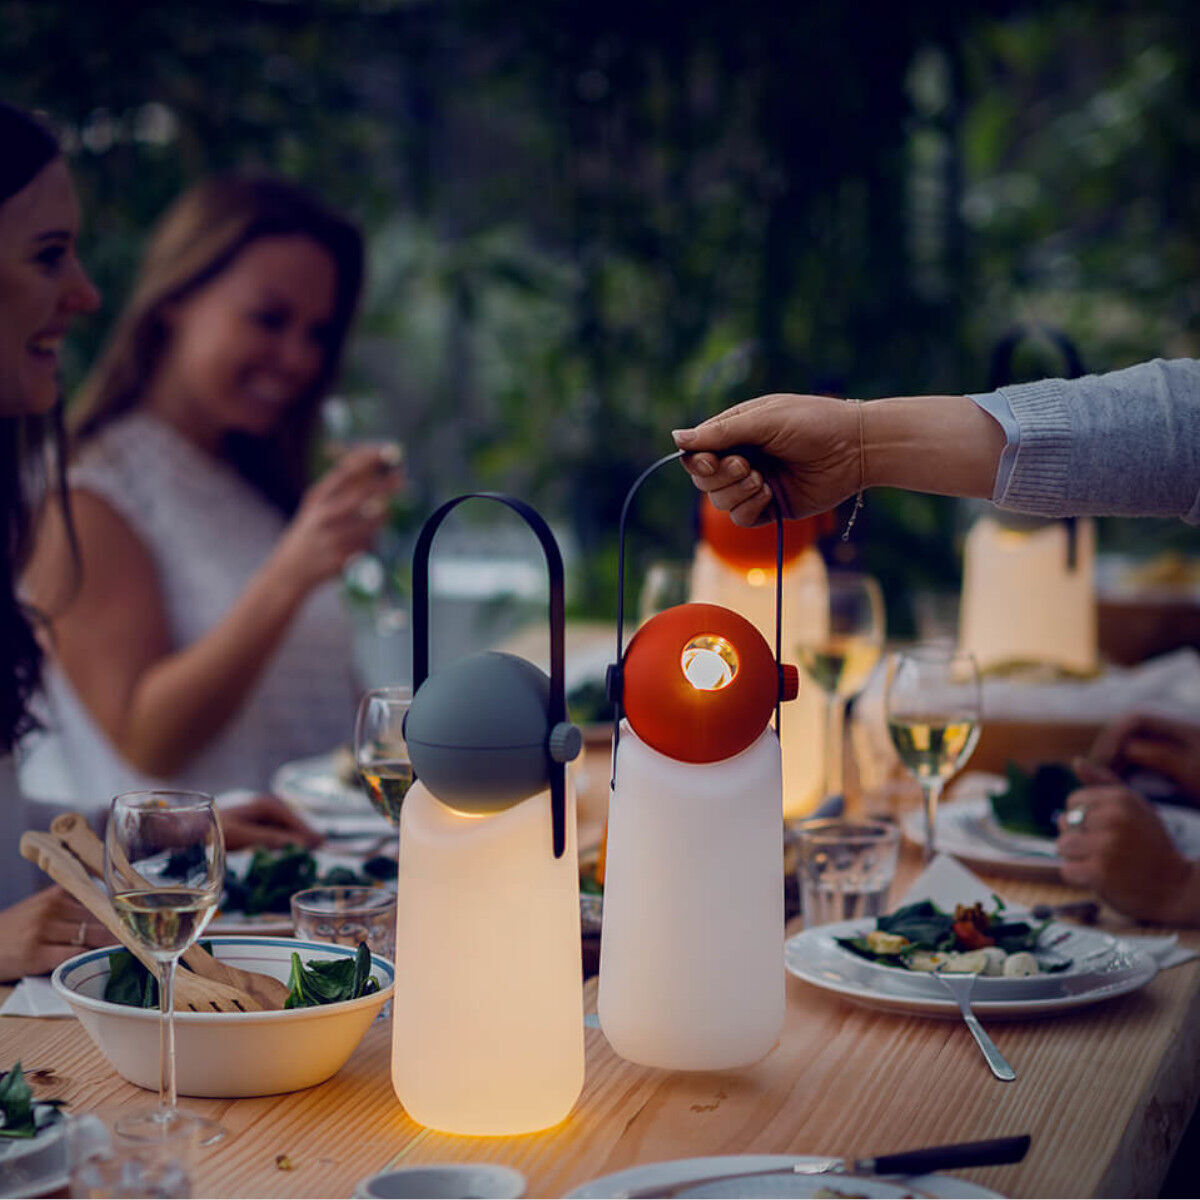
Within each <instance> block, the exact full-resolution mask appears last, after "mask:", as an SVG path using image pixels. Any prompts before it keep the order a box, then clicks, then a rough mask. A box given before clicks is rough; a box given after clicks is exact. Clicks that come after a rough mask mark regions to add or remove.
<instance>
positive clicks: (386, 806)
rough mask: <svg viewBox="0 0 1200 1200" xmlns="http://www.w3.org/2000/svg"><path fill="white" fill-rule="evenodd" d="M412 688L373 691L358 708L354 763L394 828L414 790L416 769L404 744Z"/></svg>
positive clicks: (373, 804)
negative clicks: (405, 798) (413, 783)
mask: <svg viewBox="0 0 1200 1200" xmlns="http://www.w3.org/2000/svg"><path fill="white" fill-rule="evenodd" d="M411 704H412V688H409V687H381V688H372V689H371V691H369V692H367V693H366V695H364V696H363V698H362V700H361V701H360V702H359V705H358V719H357V720H356V721H355V723H354V761H355V764H356V765H357V767H358V773H359V775H361V776H362V780H363V783H364V784H365V785H366V788H367V797H368V799H369V800H370V801H371V804H372V806H373V807H374V808H375V809H376V810H377V811H378V812H380V813H382V814H383V816H385V817H387V819H388V820H389V821H391V823H392V824H393V825H396V826H399V824H400V808H401V806H402V805H403V803H404V797H405V796H406V795H407V794H408V789H409V788H410V787H412V782H413V769H412V762H411V760H410V759H409V757H408V743H407V742H406V741H405V740H404V718H405V716H406V715H407V714H408V709H409V706H410V705H411Z"/></svg>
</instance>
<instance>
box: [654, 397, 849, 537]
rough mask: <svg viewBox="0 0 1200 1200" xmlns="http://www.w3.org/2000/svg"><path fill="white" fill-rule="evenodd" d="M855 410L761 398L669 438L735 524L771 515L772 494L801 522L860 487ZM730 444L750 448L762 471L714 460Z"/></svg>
mask: <svg viewBox="0 0 1200 1200" xmlns="http://www.w3.org/2000/svg"><path fill="white" fill-rule="evenodd" d="M855 408H856V405H855V404H853V403H849V402H847V401H845V400H837V399H834V398H832V397H830V396H794V395H788V394H782V393H781V394H776V395H770V396H759V397H758V398H757V399H755V400H747V401H745V403H743V404H736V405H734V406H733V407H732V408H730V409H727V410H726V411H725V412H723V413H720V414H718V415H717V416H715V417H711V418H710V419H709V420H707V421H704V422H703V423H702V424H700V425H697V426H696V428H695V429H677V430H675V431H674V434H673V437H674V439H675V445H676V446H678V447H679V449H681V450H687V451H688V452H689V453H688V455H687V457H685V458H684V459H683V465H684V467H685V468H686V470H687V471H688V473H689V474H690V475H691V476H692V481H693V482H694V483H695V485H696V487H698V488H699V489H700V490H701V491H702V492H706V493H707V494H708V497H709V499H710V500H712V502H713V503H714V504H715V505H716V506H717V508H720V509H723V510H725V511H726V512H728V513H729V514H730V516H731V517H732V518H733V520H734V523H735V524H737V525H758V524H761V523H762V522H764V521H766V520H768V519H769V518H770V516H771V513H770V510H769V508H768V505H769V503H770V500H771V496H772V495H774V496H775V498H776V499H777V500H778V502H779V505H780V508H781V509H782V511H783V514H784V516H786V517H807V516H812V515H813V514H814V513H821V512H827V511H828V510H829V509H831V508H833V507H835V506H836V505H838V504H840V503H841V502H842V501H843V500H845V499H847V498H848V497H850V496H853V495H854V493H855V492H856V491H858V490H859V488H860V487H861V486H862V484H863V479H862V474H861V472H862V458H861V453H860V451H861V444H860V434H861V427H860V424H859V419H860V415H861V414H859V413H856V411H855ZM735 446H739V447H740V446H749V447H754V448H756V449H757V450H758V451H759V452H760V453H761V455H762V459H761V460H760V461H761V469H756V468H755V467H753V466H751V464H750V463H748V462H747V461H746V458H745V457H744V456H743V455H740V454H731V455H729V456H728V457H721V456H720V453H719V452H720V451H726V450H729V449H730V448H732V447H735ZM755 457H756V459H757V458H758V455H756V456H755ZM764 475H765V478H764Z"/></svg>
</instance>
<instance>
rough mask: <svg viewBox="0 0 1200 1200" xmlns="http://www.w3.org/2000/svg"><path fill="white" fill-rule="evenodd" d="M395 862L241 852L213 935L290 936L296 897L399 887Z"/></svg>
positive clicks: (290, 850) (296, 851) (320, 853)
mask: <svg viewBox="0 0 1200 1200" xmlns="http://www.w3.org/2000/svg"><path fill="white" fill-rule="evenodd" d="M395 882H396V860H395V858H392V857H389V856H387V855H376V856H375V857H372V858H367V859H363V858H362V857H361V856H356V855H344V854H330V853H328V852H326V851H324V850H315V851H314V850H305V849H303V848H302V847H300V846H287V847H284V848H283V849H279V850H270V849H258V850H239V851H235V852H234V853H231V854H229V855H227V856H226V859H225V891H224V894H223V895H222V897H221V905H220V907H219V909H218V910H217V915H216V916H215V917H214V918H213V919H212V920H211V921H210V922H209V924H208V926H207V932H209V933H262V934H277V935H280V936H284V935H286V936H289V937H290V936H291V933H292V914H291V898H292V895H293V893H295V892H300V891H303V890H304V889H305V888H310V887H322V886H331V885H335V884H351V885H355V884H361V885H364V886H371V887H387V886H392V887H394V886H395Z"/></svg>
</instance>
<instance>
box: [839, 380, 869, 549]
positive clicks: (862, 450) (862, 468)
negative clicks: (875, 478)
mask: <svg viewBox="0 0 1200 1200" xmlns="http://www.w3.org/2000/svg"><path fill="white" fill-rule="evenodd" d="M846 400H847V402H848V403H850V404H853V405H854V406H855V407H856V409H857V411H858V495H857V496H855V497H854V507H853V508H852V509H851V510H850V519H849V520H848V521H847V522H846V528H845V529H843V530H842V541H843V542H848V541H849V540H850V530H852V529H853V528H854V522H855V521H857V520H858V514H859V511H860V510H861V508H862V506H863V488H864V487H865V486H866V481H867V440H866V435H865V434H864V432H863V401H861V400H858V399H856V398H854V397H853V396H847V397H846Z"/></svg>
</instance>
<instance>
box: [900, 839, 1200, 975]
mask: <svg viewBox="0 0 1200 1200" xmlns="http://www.w3.org/2000/svg"><path fill="white" fill-rule="evenodd" d="M993 894H994V892H993V889H992V888H990V887H988V885H987V884H986V883H984V882H983V880H982V879H980V878H978V877H977V876H976V875H974V874H972V872H970V871H969V870H967V868H966V867H964V866H963V865H962V863H960V862H959V861H958V860H957V859H954V858H951V857H950V856H949V855H948V854H937V855H935V856H934V858H933V861H932V862H931V863H930V864H929V866H927V867H926V868H925V870H924V871H922V872H921V874H920V875H918V876H917V878H916V879H914V880H913V882H912V886H911V887H909V889H908V891H907V892H905V893H904V896H903V898H902V899H901V900H900V902H899V904H898V905H897V907H899V906H900V905H904V904H916V903H917V902H918V901H920V900H932V901H933V902H934V904H936V905H937V906H938V907H939V908H941V909H945V910H946V911H947V912H952V911H953V910H954V906H955V905H956V904H966V905H971V904H976V903H981V904H983V905H984V906H985V907H990V904H991V899H992V895H993ZM996 894H998V893H996ZM1000 898H1001V899H1002V900H1004V902H1005V903H1006V904H1011V906H1012V907H1013V908H1020V907H1022V906H1021V905H1019V904H1016V903H1015V902H1012V901H1009V900H1007V899H1006V898H1005V897H1003V896H1001V897H1000ZM1116 936H1117V937H1119V939H1120V940H1121V941H1122V942H1125V943H1127V944H1128V945H1130V946H1131V947H1135V948H1136V949H1138V950H1144V951H1145V952H1146V953H1147V954H1149V955H1150V956H1151V957H1153V958H1154V959H1155V960H1156V961H1157V962H1158V965H1159V968H1160V969H1161V970H1166V969H1167V968H1168V967H1177V966H1179V965H1180V963H1185V962H1190V961H1191V960H1192V959H1193V958H1197V957H1200V952H1197V951H1195V950H1190V949H1188V948H1187V947H1186V946H1181V945H1180V944H1179V936H1178V934H1174V933H1172V934H1167V935H1162V936H1153V935H1143V934H1124V933H1121V934H1117V935H1116Z"/></svg>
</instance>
